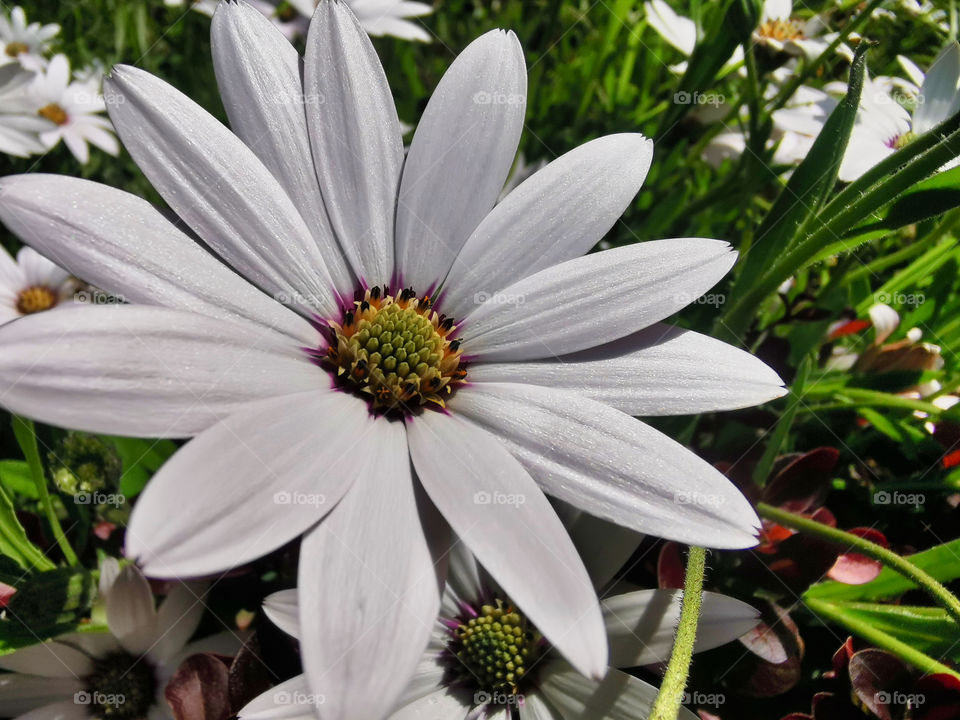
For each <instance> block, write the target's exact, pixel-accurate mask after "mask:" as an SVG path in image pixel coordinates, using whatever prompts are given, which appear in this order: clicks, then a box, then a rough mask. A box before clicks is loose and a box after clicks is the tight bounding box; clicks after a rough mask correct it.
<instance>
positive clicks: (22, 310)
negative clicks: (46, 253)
mask: <svg viewBox="0 0 960 720" xmlns="http://www.w3.org/2000/svg"><path fill="white" fill-rule="evenodd" d="M75 290H76V286H75V283H74V282H73V279H72V278H71V277H70V273H68V272H67V271H66V270H64V269H63V268H61V267H58V266H57V265H56V264H55V263H52V262H50V261H49V260H48V259H47V258H45V257H43V255H41V254H40V253H38V252H37V251H36V250H34V249H33V248H29V247H25V248H22V249H21V250H20V252H19V253H17V258H16V260H14V258H12V257H11V256H10V255H9V254H8V253H7V251H6V250H4V249H3V248H2V247H0V325H2V324H4V323H8V322H10V321H11V320H16V319H17V318H19V317H23V316H24V315H33V314H34V313H39V312H45V311H47V310H52V309H54V308H57V307H63V305H64V304H65V303H69V302H70V301H71V300H72V297H73V294H74V291H75Z"/></svg>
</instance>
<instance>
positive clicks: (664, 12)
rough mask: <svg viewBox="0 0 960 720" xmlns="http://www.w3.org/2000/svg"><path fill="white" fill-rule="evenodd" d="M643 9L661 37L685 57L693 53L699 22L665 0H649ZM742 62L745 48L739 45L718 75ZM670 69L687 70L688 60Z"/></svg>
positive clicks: (680, 71)
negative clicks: (678, 11)
mask: <svg viewBox="0 0 960 720" xmlns="http://www.w3.org/2000/svg"><path fill="white" fill-rule="evenodd" d="M643 9H644V11H645V12H646V16H647V23H648V24H649V25H650V27H652V28H653V29H654V31H655V32H656V33H657V34H658V35H659V36H660V37H662V38H663V39H664V40H666V41H667V42H668V43H669V44H670V45H672V46H673V47H674V48H676V49H677V50H679V51H680V52H681V53H682V54H683V55H684V57H690V56H691V55H692V54H693V49H694V47H696V45H697V24H696V23H695V22H694V21H693V20H691V19H690V18H687V17H683V16H682V15H677V13H676V12H674V10H673V8H672V7H670V6H669V5H668V4H667V3H666V2H665V0H647V2H645V3H644V4H643ZM742 63H743V48H742V47H740V46H739V45H738V46H737V47H736V48H735V49H734V51H733V54H732V55H731V56H730V59H729V60H728V61H727V62H726V63H724V65H723V67H722V68H721V69H720V71H719V73H718V77H723V76H724V75H726V74H727V73H729V72H730V71H731V70H734V69H736V68H738V67H740V65H741V64H742ZM670 69H671V70H672V71H673V72H675V73H678V74H679V73H683V72H686V69H687V62H686V61H683V62H681V63H677V64H676V65H671V66H670Z"/></svg>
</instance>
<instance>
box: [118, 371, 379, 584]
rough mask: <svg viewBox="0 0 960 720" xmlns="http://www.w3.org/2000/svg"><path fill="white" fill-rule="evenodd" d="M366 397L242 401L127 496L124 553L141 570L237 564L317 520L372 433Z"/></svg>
mask: <svg viewBox="0 0 960 720" xmlns="http://www.w3.org/2000/svg"><path fill="white" fill-rule="evenodd" d="M373 423H374V420H373V419H372V418H371V417H370V415H369V413H368V411H367V406H366V403H364V402H362V401H360V400H358V399H357V398H354V397H352V396H349V395H344V394H342V393H336V392H330V391H328V390H322V391H321V390H317V391H313V392H309V393H301V394H298V395H290V396H285V397H279V398H272V399H270V400H265V401H261V402H257V403H251V404H249V405H247V406H246V407H244V408H243V409H242V410H239V411H237V412H236V413H234V414H232V415H230V416H228V417H227V418H226V419H225V420H223V421H221V422H219V423H217V424H216V425H214V426H213V427H211V428H210V429H209V430H207V431H206V432H204V433H202V434H201V435H198V436H197V437H196V438H195V439H194V440H192V441H191V442H190V443H188V444H187V445H186V446H185V447H184V448H182V449H181V450H180V451H179V452H177V454H176V455H174V456H173V457H172V458H171V459H170V460H168V461H167V462H166V464H164V466H163V467H162V468H161V469H160V471H159V472H158V473H157V474H156V475H155V476H154V478H153V480H152V481H151V482H150V484H149V485H148V486H147V489H146V490H145V491H144V492H143V494H142V495H141V496H140V498H139V500H138V501H137V504H136V507H135V508H134V510H133V514H132V515H131V517H130V525H129V527H128V529H127V538H126V542H127V545H126V553H127V555H128V556H130V557H135V558H137V559H138V560H139V561H140V563H141V564H142V566H143V568H144V572H146V574H147V575H150V576H151V577H167V578H170V577H197V576H201V575H207V574H210V573H213V572H219V571H222V570H226V569H227V568H232V567H236V566H238V565H242V564H243V563H245V562H248V561H250V560H253V559H254V558H257V557H260V556H262V555H265V554H266V553H268V552H270V551H271V550H273V549H275V548H277V547H279V546H280V545H282V544H283V543H285V542H287V541H289V540H292V539H293V538H295V537H296V536H297V535H299V534H300V533H302V532H304V531H305V530H306V529H307V528H309V527H310V526H311V525H313V524H314V523H316V522H317V521H318V520H320V518H322V517H323V516H324V515H325V514H326V513H327V512H329V511H330V509H331V508H332V507H333V506H334V505H335V504H336V503H337V501H338V500H339V499H340V497H341V496H342V495H343V493H344V492H346V490H347V489H348V488H349V487H350V485H351V484H352V483H353V481H354V480H355V479H356V478H357V477H358V472H359V470H360V469H362V468H361V467H360V465H361V463H358V462H357V460H356V457H355V456H354V454H355V453H358V452H361V449H362V448H363V447H364V445H365V443H369V442H370V441H371V439H372V438H373V437H374V435H373V433H372V428H373Z"/></svg>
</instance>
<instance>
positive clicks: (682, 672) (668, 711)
mask: <svg viewBox="0 0 960 720" xmlns="http://www.w3.org/2000/svg"><path fill="white" fill-rule="evenodd" d="M706 566H707V551H706V550H705V549H704V548H702V547H691V548H690V554H689V555H688V557H687V573H686V577H685V579H684V581H683V605H682V606H681V609H680V622H679V624H678V625H677V636H676V639H675V640H674V643H673V652H671V653H670V663H669V664H668V665H667V672H666V674H664V676H663V683H662V684H661V685H660V692H658V693H657V699H656V700H654V702H653V707H652V708H651V709H650V715H649V720H676V718H677V716H678V715H679V713H680V705H681V704H682V703H683V692H684V690H685V689H686V687H687V677H688V676H689V674H690V661H691V660H692V659H693V644H694V642H695V641H696V639H697V622H698V621H699V619H700V606H701V604H702V603H703V575H704V573H705V572H706Z"/></svg>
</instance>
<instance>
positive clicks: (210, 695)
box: [163, 654, 231, 720]
mask: <svg viewBox="0 0 960 720" xmlns="http://www.w3.org/2000/svg"><path fill="white" fill-rule="evenodd" d="M229 683H230V680H229V670H228V668H227V666H226V664H224V663H223V661H222V660H220V659H219V658H218V657H217V656H215V655H211V654H203V655H191V656H190V657H188V658H187V659H186V660H184V661H183V662H182V663H180V667H179V668H177V671H176V672H175V673H174V674H173V677H172V678H170V681H169V682H168V683H167V687H166V688H165V689H164V691H163V695H164V697H165V698H166V699H167V703H169V705H170V708H171V709H172V710H173V716H174V718H176V720H226V719H227V718H229V717H230V716H231V711H230V691H229Z"/></svg>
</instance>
